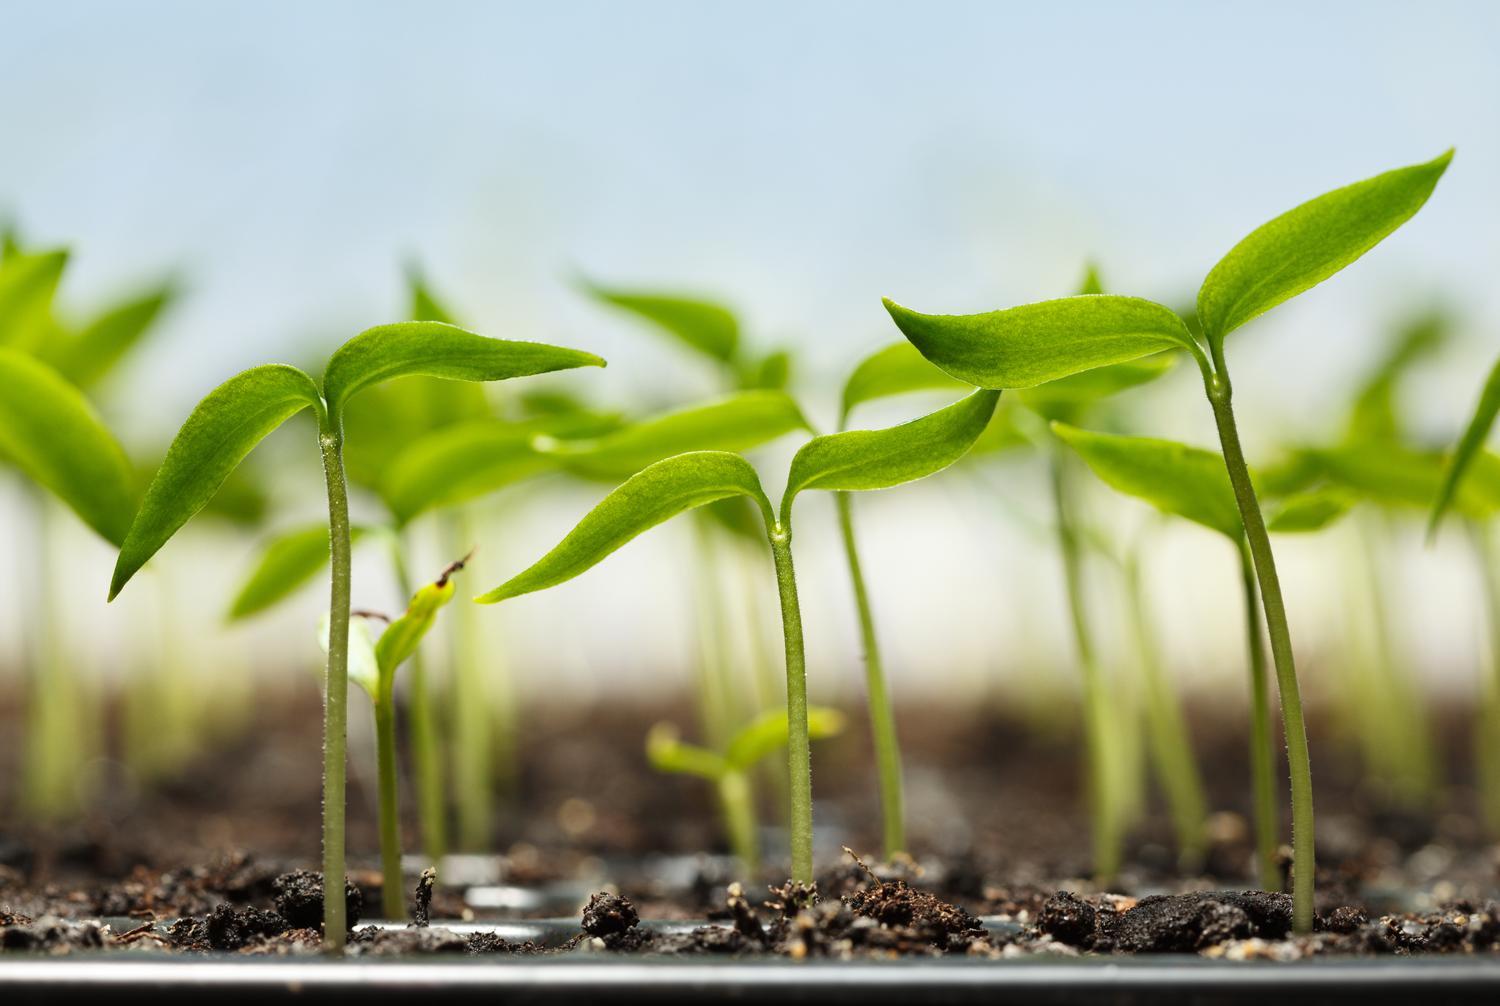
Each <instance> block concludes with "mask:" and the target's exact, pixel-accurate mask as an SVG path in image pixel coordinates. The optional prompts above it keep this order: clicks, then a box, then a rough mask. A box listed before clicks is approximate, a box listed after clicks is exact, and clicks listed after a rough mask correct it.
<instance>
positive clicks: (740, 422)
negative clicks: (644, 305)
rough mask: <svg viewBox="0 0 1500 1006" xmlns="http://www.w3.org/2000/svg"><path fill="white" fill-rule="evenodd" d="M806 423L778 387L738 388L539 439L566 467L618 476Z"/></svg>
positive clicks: (755, 441)
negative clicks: (567, 435)
mask: <svg viewBox="0 0 1500 1006" xmlns="http://www.w3.org/2000/svg"><path fill="white" fill-rule="evenodd" d="M807 428H808V425H807V420H806V419H805V418H804V417H803V415H802V410H800V409H799V408H797V403H796V402H795V401H793V400H792V398H791V396H790V395H788V394H786V392H783V391H741V392H738V393H736V394H733V395H729V396H728V397H726V398H721V399H719V400H717V401H713V402H709V403H708V404H706V405H694V406H690V407H688V408H685V409H677V410H674V411H672V412H668V413H665V414H663V415H659V416H653V417H651V418H649V419H645V420H642V421H641V422H639V423H632V424H630V425H628V426H624V427H622V428H620V429H618V430H615V431H613V432H611V433H607V434H605V435H604V436H602V437H599V438H597V439H593V440H561V441H559V440H555V439H554V440H539V441H538V449H539V450H543V451H546V452H548V453H550V454H552V455H553V456H554V457H556V458H557V459H558V460H559V461H560V462H561V463H563V464H564V465H566V466H567V468H568V470H569V471H571V472H573V473H574V474H577V475H582V476H586V477H588V478H594V479H602V480H607V481H618V480H619V479H622V478H627V477H628V476H630V475H633V474H635V473H636V472H638V471H640V470H641V469H642V468H645V467H646V466H647V465H649V464H652V463H653V462H656V461H660V460H661V459H663V458H669V457H672V456H673V455H676V454H686V453H688V452H689V451H732V452H739V451H744V450H749V449H750V448H752V447H758V446H760V445H761V444H764V443H767V442H769V441H771V440H775V439H776V438H777V437H779V436H782V435H783V434H786V433H790V432H792V431H793V430H805V429H807Z"/></svg>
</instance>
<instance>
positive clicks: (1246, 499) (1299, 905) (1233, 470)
mask: <svg viewBox="0 0 1500 1006" xmlns="http://www.w3.org/2000/svg"><path fill="white" fill-rule="evenodd" d="M1212 349H1213V352H1214V363H1215V370H1214V372H1213V373H1207V372H1205V390H1206V392H1207V394H1208V401H1209V404H1210V405H1211V406H1212V408H1213V413H1214V422H1215V424H1216V425H1217V426H1218V430H1219V444H1220V446H1221V447H1222V449H1223V452H1224V465H1225V468H1226V469H1227V470H1228V472H1229V481H1230V483H1231V484H1232V485H1233V487H1234V498H1235V502H1236V503H1237V504H1238V505H1239V511H1240V521H1241V522H1242V523H1243V524H1244V526H1245V537H1246V540H1247V542H1248V544H1249V546H1250V555H1251V557H1252V559H1254V562H1255V575H1256V578H1257V580H1258V581H1259V584H1260V597H1261V606H1262V607H1263V608H1264V609H1265V615H1266V630H1267V633H1268V634H1269V635H1270V637H1271V659H1272V661H1273V662H1274V663H1275V665H1276V687H1277V691H1278V692H1279V693H1280V696H1281V718H1282V729H1283V731H1284V732H1285V734H1286V753H1287V766H1288V768H1289V770H1290V775H1291V790H1292V928H1293V929H1294V930H1295V931H1296V932H1299V933H1309V932H1312V927H1313V884H1314V883H1315V880H1314V876H1315V871H1316V866H1317V864H1316V858H1315V853H1314V850H1313V841H1314V839H1313V792H1312V759H1311V756H1310V754H1309V752H1308V747H1307V725H1306V723H1305V721H1304V720H1303V716H1302V693H1301V690H1300V689H1299V687H1298V685H1297V663H1296V658H1295V656H1294V655H1293V653H1292V633H1291V629H1290V627H1289V626H1288V625H1287V618H1286V602H1285V601H1284V600H1283V599H1282V596H1281V580H1280V579H1279V578H1278V577H1277V575H1276V557H1275V556H1274V555H1273V554H1272V553H1271V536H1270V535H1269V534H1267V533H1266V521H1265V517H1264V516H1262V514H1261V512H1260V500H1259V499H1258V498H1257V497H1256V495H1255V486H1254V485H1253V484H1252V483H1251V481H1250V470H1249V468H1248V467H1247V466H1246V464H1245V452H1244V450H1243V448H1241V446H1240V434H1239V430H1238V428H1237V427H1236V426H1235V421H1234V408H1233V406H1232V405H1231V404H1230V399H1231V398H1232V397H1233V395H1232V390H1231V387H1230V383H1229V371H1228V369H1227V368H1226V367H1225V365H1224V354H1223V347H1222V345H1220V344H1215V345H1213V346H1212Z"/></svg>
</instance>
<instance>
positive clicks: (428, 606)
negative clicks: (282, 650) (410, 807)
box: [321, 556, 470, 919]
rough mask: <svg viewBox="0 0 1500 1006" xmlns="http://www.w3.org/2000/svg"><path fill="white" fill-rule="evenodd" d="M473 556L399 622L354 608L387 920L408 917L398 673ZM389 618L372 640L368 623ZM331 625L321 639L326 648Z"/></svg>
mask: <svg viewBox="0 0 1500 1006" xmlns="http://www.w3.org/2000/svg"><path fill="white" fill-rule="evenodd" d="M469 558H470V557H469V556H465V557H464V558H463V559H460V560H458V561H457V562H454V563H450V564H449V565H448V567H447V568H446V569H444V570H443V572H442V574H441V575H440V576H439V577H438V578H437V579H436V580H434V581H433V582H432V583H430V584H428V585H427V586H425V587H423V588H422V589H421V590H419V591H417V592H416V593H415V594H413V595H412V598H411V601H410V602H408V604H407V606H406V612H405V613H404V614H402V615H401V616H400V617H399V618H397V619H396V620H395V621H391V620H389V619H387V618H386V617H385V616H383V615H376V614H373V613H371V612H366V611H359V612H354V621H353V622H352V623H351V624H350V626H349V680H350V681H353V682H354V683H355V684H357V685H359V687H360V688H363V689H364V691H365V694H366V695H368V696H369V697H370V702H371V704H372V705H373V707H374V711H375V761H376V777H377V779H378V789H379V793H380V872H381V888H380V899H381V909H382V911H383V913H384V915H385V918H387V919H402V918H405V917H406V902H405V900H404V898H403V897H402V878H401V812H400V802H399V800H398V796H397V786H396V777H397V767H396V671H397V670H398V669H399V668H400V667H401V665H402V664H403V663H405V662H406V661H407V660H409V659H411V657H412V656H413V655H414V654H415V653H416V652H417V644H419V643H420V642H421V641H422V637H423V636H425V635H427V630H428V629H430V628H432V623H433V622H434V621H435V620H436V619H437V613H438V610H439V609H440V608H442V607H443V606H444V605H445V604H447V603H448V602H449V601H451V600H452V599H453V575H454V574H455V573H457V572H458V571H459V570H461V569H463V568H464V564H465V563H466V562H468V560H469ZM370 619H374V620H377V621H384V622H386V623H387V624H386V628H385V631H383V632H382V633H381V634H380V638H379V639H378V640H376V641H375V642H374V643H371V641H370V636H369V633H368V631H367V630H366V629H365V622H366V621H367V620H370ZM328 636H329V633H328V624H325V625H324V626H323V631H322V636H321V641H322V643H323V648H324V649H325V650H327V648H328Z"/></svg>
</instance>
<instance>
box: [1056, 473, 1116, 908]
mask: <svg viewBox="0 0 1500 1006" xmlns="http://www.w3.org/2000/svg"><path fill="white" fill-rule="evenodd" d="M1049 462H1050V466H1051V476H1052V505H1053V512H1054V516H1055V519H1056V522H1057V542H1058V547H1059V549H1060V550H1061V552H1062V560H1063V580H1064V584H1065V586H1066V587H1067V592H1068V614H1069V616H1070V618H1071V621H1072V626H1073V642H1074V644H1075V645H1076V647H1077V649H1078V666H1079V671H1080V673H1081V676H1082V686H1083V735H1084V745H1085V747H1086V749H1087V754H1088V766H1089V770H1088V786H1087V789H1088V794H1089V824H1090V827H1091V829H1092V840H1093V850H1094V880H1095V882H1097V883H1099V884H1101V885H1102V884H1108V883H1109V882H1110V881H1112V880H1113V879H1114V877H1115V874H1116V873H1118V872H1119V869H1120V860H1121V857H1122V845H1123V841H1122V835H1121V828H1120V823H1119V815H1118V813H1117V804H1116V799H1117V797H1118V794H1116V793H1113V792H1111V786H1110V779H1111V777H1112V775H1113V773H1112V772H1111V770H1110V762H1111V756H1112V754H1113V752H1111V750H1110V748H1111V745H1110V744H1109V736H1110V724H1109V717H1110V708H1109V706H1110V703H1109V699H1108V696H1106V695H1105V693H1104V680H1103V675H1102V674H1101V672H1100V670H1099V665H1098V662H1097V660H1096V659H1095V656H1094V646H1093V640H1092V638H1091V636H1090V634H1089V627H1088V621H1087V614H1086V613H1085V611H1084V597H1083V555H1082V550H1081V547H1080V544H1079V540H1078V532H1077V529H1076V528H1075V527H1074V526H1073V522H1072V514H1071V513H1070V512H1069V509H1068V491H1067V485H1066V479H1067V475H1066V472H1065V471H1064V468H1063V466H1064V459H1063V457H1062V455H1061V453H1060V451H1059V450H1058V449H1057V448H1056V445H1054V447H1053V450H1052V452H1051V457H1050V459H1049Z"/></svg>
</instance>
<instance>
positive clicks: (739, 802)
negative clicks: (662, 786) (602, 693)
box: [646, 706, 844, 877]
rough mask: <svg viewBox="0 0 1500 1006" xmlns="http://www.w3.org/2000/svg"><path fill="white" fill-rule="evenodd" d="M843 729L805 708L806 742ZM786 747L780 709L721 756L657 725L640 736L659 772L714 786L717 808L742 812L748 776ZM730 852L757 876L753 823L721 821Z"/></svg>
mask: <svg viewBox="0 0 1500 1006" xmlns="http://www.w3.org/2000/svg"><path fill="white" fill-rule="evenodd" d="M843 730H844V714H843V713H841V712H839V711H838V710H837V709H826V708H823V707H820V706H810V707H809V708H808V710H807V736H808V739H809V740H815V741H816V740H823V739H825V738H828V737H836V736H837V735H839V734H840V733H843ZM786 745H787V715H786V710H785V709H770V710H767V711H766V712H763V713H761V714H760V715H759V716H757V717H756V718H755V719H753V720H751V721H750V722H749V723H747V724H745V725H744V726H743V727H740V728H739V729H738V730H736V731H735V732H734V734H733V735H732V736H731V737H730V738H729V744H728V746H726V747H725V749H724V750H723V751H713V750H710V749H708V748H705V747H699V746H698V745H696V744H688V743H686V742H685V741H683V740H682V735H681V733H680V732H679V731H678V729H677V726H676V725H675V724H672V723H658V724H656V725H655V726H654V727H652V728H651V731H650V733H648V734H647V735H646V758H647V759H648V760H649V761H650V762H651V766H652V767H653V768H655V769H656V770H657V771H659V772H671V773H676V774H679V775H692V776H697V777H698V778H700V779H707V780H708V781H709V782H711V783H713V784H714V790H715V792H716V794H717V795H718V798H719V804H720V806H723V807H726V808H746V807H751V806H753V804H752V802H751V800H750V771H751V770H752V769H753V768H755V766H757V765H759V764H760V763H761V762H763V761H765V759H766V758H767V757H769V756H770V755H771V754H772V753H773V752H776V751H779V750H781V749H782V748H784V747H786ZM724 823H725V832H726V835H727V837H728V839H729V847H730V851H732V852H733V853H734V855H735V858H736V859H738V860H739V861H740V867H741V869H743V870H744V873H745V876H746V877H758V876H759V875H760V837H759V835H758V828H757V826H756V823H755V818H754V817H753V816H750V815H746V814H735V815H732V816H730V817H728V818H727V819H726V820H725V822H724Z"/></svg>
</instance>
